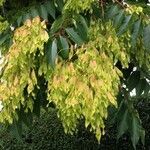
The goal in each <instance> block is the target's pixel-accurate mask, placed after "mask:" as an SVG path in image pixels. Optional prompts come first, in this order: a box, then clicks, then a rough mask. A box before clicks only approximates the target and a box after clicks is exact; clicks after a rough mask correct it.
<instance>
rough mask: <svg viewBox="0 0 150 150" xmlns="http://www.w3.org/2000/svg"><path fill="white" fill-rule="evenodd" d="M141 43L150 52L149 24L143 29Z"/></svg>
mask: <svg viewBox="0 0 150 150" xmlns="http://www.w3.org/2000/svg"><path fill="white" fill-rule="evenodd" d="M143 43H144V46H145V48H146V50H147V51H148V52H150V25H148V26H146V27H145V28H144V30H143Z"/></svg>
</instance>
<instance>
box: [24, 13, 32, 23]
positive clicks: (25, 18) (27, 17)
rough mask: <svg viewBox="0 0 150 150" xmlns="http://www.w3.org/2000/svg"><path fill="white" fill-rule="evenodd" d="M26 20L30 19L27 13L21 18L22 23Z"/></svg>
mask: <svg viewBox="0 0 150 150" xmlns="http://www.w3.org/2000/svg"><path fill="white" fill-rule="evenodd" d="M27 19H31V14H30V13H27V14H25V15H24V16H23V19H22V21H23V22H25V21H26V20H27Z"/></svg>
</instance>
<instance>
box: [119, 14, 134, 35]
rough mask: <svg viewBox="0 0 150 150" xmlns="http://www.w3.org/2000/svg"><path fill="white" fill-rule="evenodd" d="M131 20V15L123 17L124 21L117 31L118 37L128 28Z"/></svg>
mask: <svg viewBox="0 0 150 150" xmlns="http://www.w3.org/2000/svg"><path fill="white" fill-rule="evenodd" d="M131 18H132V15H128V16H125V19H124V21H123V23H122V25H121V27H120V29H119V32H118V33H117V34H118V35H121V34H122V33H124V32H125V31H126V30H127V29H128V28H127V27H128V25H129V22H130V20H131Z"/></svg>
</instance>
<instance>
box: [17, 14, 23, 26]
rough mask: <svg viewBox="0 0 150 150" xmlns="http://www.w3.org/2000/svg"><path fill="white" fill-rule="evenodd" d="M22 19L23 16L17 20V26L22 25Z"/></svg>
mask: <svg viewBox="0 0 150 150" xmlns="http://www.w3.org/2000/svg"><path fill="white" fill-rule="evenodd" d="M22 19H23V18H22V16H20V17H18V18H17V25H18V26H20V25H21V23H22Z"/></svg>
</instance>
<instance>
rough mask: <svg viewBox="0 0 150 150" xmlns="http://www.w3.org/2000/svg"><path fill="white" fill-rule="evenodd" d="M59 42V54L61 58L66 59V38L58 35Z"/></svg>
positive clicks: (67, 49) (67, 48)
mask: <svg viewBox="0 0 150 150" xmlns="http://www.w3.org/2000/svg"><path fill="white" fill-rule="evenodd" d="M59 41H60V42H59V43H60V52H59V53H60V55H61V57H62V58H63V59H67V58H68V57H69V44H68V42H67V39H66V38H64V37H62V36H59Z"/></svg>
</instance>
